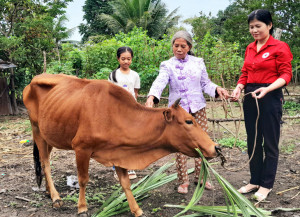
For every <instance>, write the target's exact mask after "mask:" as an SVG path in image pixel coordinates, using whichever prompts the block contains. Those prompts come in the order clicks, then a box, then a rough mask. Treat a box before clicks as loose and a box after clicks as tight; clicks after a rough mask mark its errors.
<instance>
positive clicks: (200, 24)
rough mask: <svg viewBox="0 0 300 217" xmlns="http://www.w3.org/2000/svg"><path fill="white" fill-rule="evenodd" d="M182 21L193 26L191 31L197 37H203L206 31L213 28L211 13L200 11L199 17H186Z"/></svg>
mask: <svg viewBox="0 0 300 217" xmlns="http://www.w3.org/2000/svg"><path fill="white" fill-rule="evenodd" d="M184 23H186V24H190V25H191V26H192V27H193V29H192V32H193V34H194V35H195V36H196V37H197V38H199V39H203V38H204V36H205V35H206V33H207V32H211V31H212V30H213V29H214V22H213V21H212V16H211V14H209V15H208V16H207V15H205V14H204V13H203V12H202V11H201V12H200V15H199V17H193V18H189V19H186V20H184Z"/></svg>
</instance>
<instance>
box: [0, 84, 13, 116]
mask: <svg viewBox="0 0 300 217" xmlns="http://www.w3.org/2000/svg"><path fill="white" fill-rule="evenodd" d="M11 114H13V111H12V108H11V102H10V98H9V94H8V85H7V80H6V78H0V115H11Z"/></svg>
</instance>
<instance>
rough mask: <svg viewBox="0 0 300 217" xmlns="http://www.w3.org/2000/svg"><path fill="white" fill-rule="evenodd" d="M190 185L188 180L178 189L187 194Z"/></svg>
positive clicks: (179, 191)
mask: <svg viewBox="0 0 300 217" xmlns="http://www.w3.org/2000/svg"><path fill="white" fill-rule="evenodd" d="M189 185H190V183H188V182H186V183H183V184H181V185H179V186H178V189H177V191H178V193H180V194H187V193H188V187H189Z"/></svg>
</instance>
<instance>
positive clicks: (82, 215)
mask: <svg viewBox="0 0 300 217" xmlns="http://www.w3.org/2000/svg"><path fill="white" fill-rule="evenodd" d="M77 216H78V217H89V216H90V214H89V212H88V211H84V212H81V213H78V214H77Z"/></svg>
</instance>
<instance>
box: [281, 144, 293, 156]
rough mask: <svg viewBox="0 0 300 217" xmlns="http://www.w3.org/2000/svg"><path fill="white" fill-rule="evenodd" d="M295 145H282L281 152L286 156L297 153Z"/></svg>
mask: <svg viewBox="0 0 300 217" xmlns="http://www.w3.org/2000/svg"><path fill="white" fill-rule="evenodd" d="M295 147H296V145H295V143H291V144H287V145H282V146H281V147H280V151H281V152H282V153H284V154H292V153H294V151H295Z"/></svg>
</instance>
